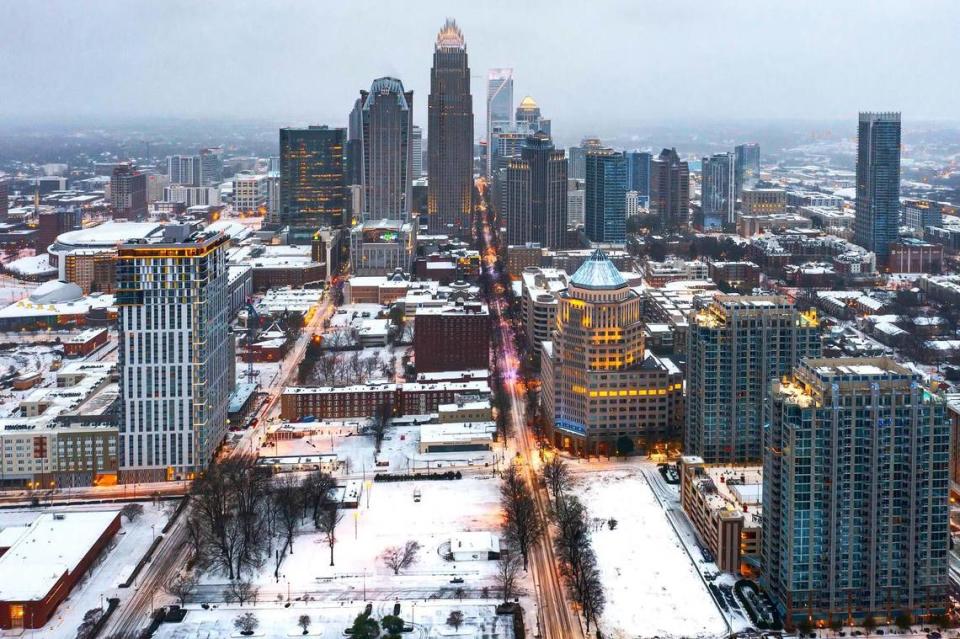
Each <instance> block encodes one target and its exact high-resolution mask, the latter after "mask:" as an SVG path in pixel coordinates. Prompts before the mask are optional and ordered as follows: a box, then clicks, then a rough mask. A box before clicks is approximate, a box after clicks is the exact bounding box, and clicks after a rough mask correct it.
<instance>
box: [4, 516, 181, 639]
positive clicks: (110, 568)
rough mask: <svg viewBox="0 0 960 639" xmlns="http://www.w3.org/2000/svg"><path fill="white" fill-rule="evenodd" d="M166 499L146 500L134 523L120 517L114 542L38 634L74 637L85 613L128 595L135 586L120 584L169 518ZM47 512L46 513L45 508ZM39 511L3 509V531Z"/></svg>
mask: <svg viewBox="0 0 960 639" xmlns="http://www.w3.org/2000/svg"><path fill="white" fill-rule="evenodd" d="M167 508H168V507H167V505H166V502H160V504H159V506H154V505H153V503H152V502H144V503H143V511H144V512H143V515H142V516H141V517H139V518H137V519H136V520H135V521H133V522H129V521H127V520H126V518H121V523H120V525H121V528H120V531H119V532H118V533H117V535H116V536H115V537H114V539H113V542H112V543H111V544H110V545H109V546H108V547H107V548H106V549H105V550H104V552H103V553H102V554H101V555H100V558H99V559H98V560H97V561H96V562H95V563H94V565H93V566H92V567H91V568H90V570H89V571H88V572H87V575H86V576H85V577H84V578H83V580H82V581H81V582H80V583H79V584H77V586H76V587H75V588H74V589H73V592H71V593H70V595H69V596H68V597H67V599H66V600H65V601H64V602H63V603H61V604H60V606H59V607H58V608H57V610H56V612H55V613H54V616H53V618H52V619H51V620H50V622H49V623H48V624H47V625H46V626H44V627H43V630H41V631H39V634H37V635H36V636H38V637H40V636H43V637H47V638H51V639H60V638H63V639H72V638H73V637H75V636H76V634H77V628H78V627H79V626H80V623H81V622H82V621H83V615H84V614H85V613H86V612H87V611H88V610H91V609H94V608H99V607H100V606H101V605H103V606H104V608H106V600H107V598H108V597H121V598H125V597H127V596H129V593H130V592H132V590H133V588H129V589H120V588H117V586H118V585H119V584H120V583H121V582H123V581H125V580H126V579H127V577H129V576H130V574H131V573H132V572H133V569H134V568H135V567H136V565H137V562H139V561H140V558H141V557H143V554H144V553H145V552H146V551H147V549H148V548H149V547H150V544H151V543H153V534H154V531H155V532H156V534H158V535H159V534H160V531H161V529H162V528H163V526H164V525H165V524H166V522H167V519H168V510H167ZM54 510H55V511H64V512H71V511H78V510H112V511H118V510H120V506H108V505H104V504H96V505H89V506H66V507H62V508H61V507H57V508H56V509H54ZM44 512H47V511H46V510H45V511H44ZM39 513H40V511H39V510H29V509H22V510H19V509H18V510H0V530H2V529H3V528H6V527H8V526H25V525H29V524H30V523H31V522H32V521H33V520H34V519H36V517H37V515H38V514H39Z"/></svg>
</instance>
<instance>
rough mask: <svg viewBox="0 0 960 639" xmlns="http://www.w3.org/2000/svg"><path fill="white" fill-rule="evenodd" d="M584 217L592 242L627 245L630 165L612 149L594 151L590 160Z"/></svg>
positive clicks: (589, 152) (587, 168)
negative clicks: (625, 243) (628, 174)
mask: <svg viewBox="0 0 960 639" xmlns="http://www.w3.org/2000/svg"><path fill="white" fill-rule="evenodd" d="M586 176H587V179H586V194H585V204H584V217H585V218H586V219H585V222H586V231H587V237H588V238H589V239H590V241H591V242H604V243H614V244H622V243H624V242H626V234H627V230H626V217H627V161H626V157H625V156H624V154H623V153H617V152H616V151H614V150H613V149H610V148H599V149H590V150H589V151H587V156H586Z"/></svg>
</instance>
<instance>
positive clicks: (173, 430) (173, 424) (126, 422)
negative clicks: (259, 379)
mask: <svg viewBox="0 0 960 639" xmlns="http://www.w3.org/2000/svg"><path fill="white" fill-rule="evenodd" d="M228 242H229V240H228V238H227V237H226V236H225V235H224V234H223V233H219V232H210V231H198V232H194V230H193V227H191V226H190V225H186V224H183V225H180V224H172V225H168V226H166V227H164V229H163V234H162V235H161V236H160V237H159V241H156V242H150V241H144V242H140V243H130V244H123V245H121V246H120V249H119V253H118V264H117V306H118V308H119V324H120V336H119V342H120V351H119V362H120V402H121V407H122V408H121V410H122V421H121V423H120V450H121V452H120V466H121V475H122V477H123V480H124V481H158V480H165V479H190V478H193V477H194V476H196V475H197V473H200V472H202V471H203V470H204V469H205V468H206V466H207V464H208V463H209V462H210V460H211V459H212V458H213V455H214V452H215V451H216V449H217V447H218V446H219V445H220V443H221V442H222V441H223V438H224V436H225V435H226V431H227V405H228V404H229V400H230V393H231V392H232V390H233V383H234V379H233V370H234V362H233V358H234V353H233V347H232V341H231V340H232V338H231V336H230V330H229V329H230V318H229V295H228V287H227V261H226V248H227V245H228Z"/></svg>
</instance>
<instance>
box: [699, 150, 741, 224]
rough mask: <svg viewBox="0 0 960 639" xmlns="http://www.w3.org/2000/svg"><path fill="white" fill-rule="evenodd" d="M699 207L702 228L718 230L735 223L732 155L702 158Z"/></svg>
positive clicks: (715, 155) (724, 154)
mask: <svg viewBox="0 0 960 639" xmlns="http://www.w3.org/2000/svg"><path fill="white" fill-rule="evenodd" d="M701 166H702V171H703V173H702V180H701V197H700V205H701V208H702V210H703V228H705V229H719V228H722V227H724V226H728V227H729V226H731V225H734V224H736V223H737V217H736V213H735V205H736V199H737V198H736V195H735V193H734V186H735V185H734V158H733V154H732V153H716V154H714V155H711V156H710V157H705V158H703V162H702V163H701Z"/></svg>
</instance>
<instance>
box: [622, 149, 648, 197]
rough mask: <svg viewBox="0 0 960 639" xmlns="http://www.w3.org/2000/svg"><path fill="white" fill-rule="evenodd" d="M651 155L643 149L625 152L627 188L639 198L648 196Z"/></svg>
mask: <svg viewBox="0 0 960 639" xmlns="http://www.w3.org/2000/svg"><path fill="white" fill-rule="evenodd" d="M652 160H653V155H651V154H650V153H647V152H645V151H628V152H627V190H628V191H636V192H637V195H639V196H640V197H641V198H649V197H650V162H651V161H652Z"/></svg>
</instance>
